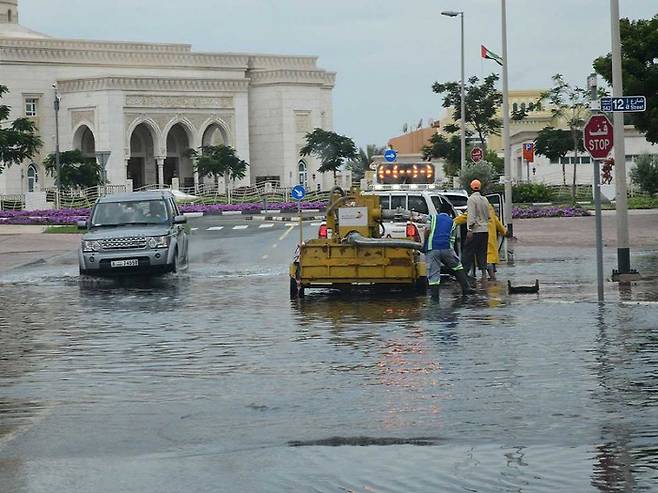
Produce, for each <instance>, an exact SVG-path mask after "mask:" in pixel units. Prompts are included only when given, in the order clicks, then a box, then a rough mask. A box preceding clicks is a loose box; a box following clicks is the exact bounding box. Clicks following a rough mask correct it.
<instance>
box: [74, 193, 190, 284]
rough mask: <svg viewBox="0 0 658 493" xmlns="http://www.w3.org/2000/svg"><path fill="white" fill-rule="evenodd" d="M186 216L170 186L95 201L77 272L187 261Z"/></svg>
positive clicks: (169, 266) (170, 266)
mask: <svg viewBox="0 0 658 493" xmlns="http://www.w3.org/2000/svg"><path fill="white" fill-rule="evenodd" d="M186 223H187V218H186V217H185V216H183V215H181V214H180V212H179V210H178V207H177V205H176V201H175V200H174V196H173V194H172V193H171V192H169V191H166V190H164V191H157V192H133V193H121V194H116V195H109V196H107V197H102V198H100V199H98V200H97V201H96V204H94V207H93V209H92V211H91V215H90V217H89V220H88V221H82V222H80V223H78V228H80V229H84V230H86V231H87V233H86V234H84V236H83V237H82V241H81V244H80V249H79V250H78V260H79V264H80V274H81V275H85V274H87V275H108V274H126V273H137V272H150V273H165V272H177V271H178V270H180V269H183V268H186V267H187V264H188V233H187V228H186V226H185V224H186Z"/></svg>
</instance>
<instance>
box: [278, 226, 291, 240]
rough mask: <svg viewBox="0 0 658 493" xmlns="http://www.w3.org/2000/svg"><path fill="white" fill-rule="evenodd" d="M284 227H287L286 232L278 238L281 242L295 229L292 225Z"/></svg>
mask: <svg viewBox="0 0 658 493" xmlns="http://www.w3.org/2000/svg"><path fill="white" fill-rule="evenodd" d="M286 226H288V229H287V230H286V232H285V233H283V234H282V235H281V237H280V238H279V241H283V240H285V239H286V236H288V235H289V234H290V233H292V230H293V229H295V226H294V225H292V226H289V225H287V224H286Z"/></svg>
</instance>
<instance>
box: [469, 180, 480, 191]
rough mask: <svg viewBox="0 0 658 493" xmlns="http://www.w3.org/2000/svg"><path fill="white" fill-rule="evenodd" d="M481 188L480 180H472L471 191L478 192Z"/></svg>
mask: <svg viewBox="0 0 658 493" xmlns="http://www.w3.org/2000/svg"><path fill="white" fill-rule="evenodd" d="M481 188H482V183H480V180H473V181H472V182H471V190H480V189H481Z"/></svg>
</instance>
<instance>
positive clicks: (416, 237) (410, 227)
mask: <svg viewBox="0 0 658 493" xmlns="http://www.w3.org/2000/svg"><path fill="white" fill-rule="evenodd" d="M407 238H409V239H410V240H413V241H418V242H420V233H419V232H418V228H417V227H416V225H415V224H414V223H407Z"/></svg>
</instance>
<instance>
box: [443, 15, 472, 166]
mask: <svg viewBox="0 0 658 493" xmlns="http://www.w3.org/2000/svg"><path fill="white" fill-rule="evenodd" d="M441 15H445V16H446V17H457V16H460V17H461V30H462V32H461V38H462V46H461V51H462V57H461V69H462V80H461V115H462V117H461V169H464V166H465V165H466V88H465V85H466V71H465V68H464V66H465V61H464V60H465V56H464V12H457V11H454V10H445V11H443V12H441Z"/></svg>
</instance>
